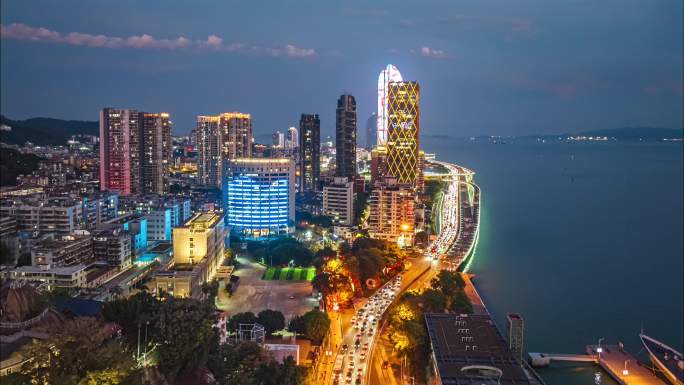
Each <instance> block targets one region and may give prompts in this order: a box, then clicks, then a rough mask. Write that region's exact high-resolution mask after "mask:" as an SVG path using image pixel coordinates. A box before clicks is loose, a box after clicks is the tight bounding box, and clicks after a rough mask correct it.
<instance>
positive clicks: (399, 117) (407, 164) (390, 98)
mask: <svg viewBox="0 0 684 385" xmlns="http://www.w3.org/2000/svg"><path fill="white" fill-rule="evenodd" d="M419 134H420V86H419V85H418V83H417V82H391V83H389V85H388V87H387V166H388V172H389V174H390V175H392V176H393V177H395V178H396V179H397V182H398V183H400V184H407V185H410V186H412V187H416V183H417V180H418V173H419V169H418V166H419V164H418V157H419Z"/></svg>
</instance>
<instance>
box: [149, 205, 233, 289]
mask: <svg viewBox="0 0 684 385" xmlns="http://www.w3.org/2000/svg"><path fill="white" fill-rule="evenodd" d="M225 237H226V231H225V226H224V223H223V215H220V214H219V213H216V212H200V213H197V214H195V215H194V216H193V217H192V218H190V219H189V220H188V221H187V222H186V223H185V224H184V225H183V226H180V227H177V228H175V229H173V262H172V265H171V267H170V268H169V269H165V270H162V271H160V272H158V273H156V275H155V288H156V291H157V294H158V295H160V294H161V293H168V294H170V295H173V296H174V297H198V296H201V295H202V291H201V286H202V284H203V283H205V282H208V281H210V280H211V279H213V278H214V276H215V275H216V273H217V271H218V269H219V267H220V266H221V264H222V263H223V259H224V255H225V246H224V245H225Z"/></svg>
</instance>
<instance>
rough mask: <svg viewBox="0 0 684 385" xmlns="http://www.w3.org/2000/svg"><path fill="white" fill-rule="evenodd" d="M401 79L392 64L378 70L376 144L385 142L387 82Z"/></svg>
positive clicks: (379, 144) (397, 70)
mask: <svg viewBox="0 0 684 385" xmlns="http://www.w3.org/2000/svg"><path fill="white" fill-rule="evenodd" d="M402 80H403V79H402V78H401V73H399V69H397V67H395V66H394V65H392V64H388V65H387V67H386V68H385V69H384V70H382V71H380V76H379V77H378V127H377V128H378V140H377V144H378V146H384V145H385V144H386V143H387V118H388V117H387V84H389V83H390V82H400V81H402Z"/></svg>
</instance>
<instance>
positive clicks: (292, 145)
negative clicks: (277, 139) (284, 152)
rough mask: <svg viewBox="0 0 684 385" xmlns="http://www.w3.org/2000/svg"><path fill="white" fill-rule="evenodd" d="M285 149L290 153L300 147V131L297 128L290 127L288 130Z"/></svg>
mask: <svg viewBox="0 0 684 385" xmlns="http://www.w3.org/2000/svg"><path fill="white" fill-rule="evenodd" d="M285 147H286V148H287V149H288V150H290V151H294V150H295V149H296V148H298V147H299V131H297V127H290V128H288V129H287V137H286V138H285Z"/></svg>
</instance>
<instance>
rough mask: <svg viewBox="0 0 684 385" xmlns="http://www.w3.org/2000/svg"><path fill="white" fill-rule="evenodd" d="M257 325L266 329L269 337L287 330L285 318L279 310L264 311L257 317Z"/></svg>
mask: <svg viewBox="0 0 684 385" xmlns="http://www.w3.org/2000/svg"><path fill="white" fill-rule="evenodd" d="M257 323H259V324H260V325H261V326H263V327H264V330H265V331H266V334H268V335H269V336H270V335H272V334H273V333H274V332H276V331H278V330H282V329H284V328H285V316H284V315H283V313H281V312H279V311H277V310H270V309H266V310H262V311H260V312H259V314H258V315H257Z"/></svg>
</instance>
